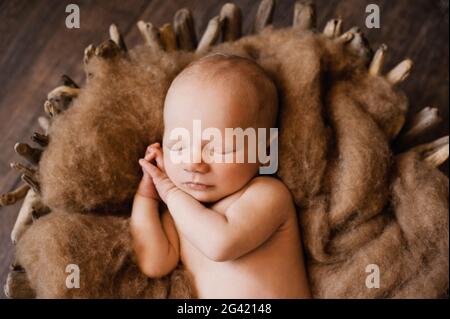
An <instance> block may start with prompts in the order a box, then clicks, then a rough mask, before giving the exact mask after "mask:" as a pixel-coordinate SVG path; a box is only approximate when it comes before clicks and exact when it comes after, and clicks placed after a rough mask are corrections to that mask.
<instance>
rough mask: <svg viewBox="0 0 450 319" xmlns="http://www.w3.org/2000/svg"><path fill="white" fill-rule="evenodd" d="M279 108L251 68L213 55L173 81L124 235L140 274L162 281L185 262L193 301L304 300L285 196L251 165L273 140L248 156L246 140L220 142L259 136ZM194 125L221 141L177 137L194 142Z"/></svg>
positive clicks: (264, 79) (298, 249)
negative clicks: (243, 134) (235, 132)
mask: <svg viewBox="0 0 450 319" xmlns="http://www.w3.org/2000/svg"><path fill="white" fill-rule="evenodd" d="M277 108H278V98H277V90H276V87H275V84H274V83H273V81H272V80H271V79H270V77H269V76H268V75H267V74H266V73H265V71H264V70H263V69H262V68H261V67H260V66H259V65H258V64H257V63H255V62H253V61H252V60H250V59H246V58H243V57H238V56H233V55H225V54H210V55H208V56H206V57H204V58H202V59H200V60H198V61H195V62H193V63H191V64H190V65H189V66H188V67H186V68H185V69H184V70H183V71H182V72H181V73H180V74H179V75H178V76H177V77H176V78H175V80H174V81H173V82H172V84H171V86H170V88H169V90H168V93H167V96H166V99H165V104H164V136H163V141H162V145H160V144H159V143H154V144H152V145H150V146H149V147H148V148H147V151H146V154H145V158H142V159H140V160H139V164H140V165H141V167H142V171H143V177H142V180H141V182H140V184H139V187H138V190H137V192H136V194H135V197H134V201H133V209H132V216H131V223H130V227H131V234H132V238H133V248H134V251H135V253H136V257H137V262H138V265H139V267H140V269H141V271H142V272H143V273H144V274H146V275H147V276H148V277H152V278H158V277H162V276H164V275H167V274H169V273H170V272H172V271H173V270H174V269H175V267H176V266H177V265H178V263H179V262H181V263H182V264H183V265H184V266H185V268H186V269H187V270H189V272H190V273H191V274H192V276H193V279H194V285H195V289H196V293H197V297H199V298H309V297H310V291H309V286H308V282H307V277H306V273H305V266H304V261H303V253H302V244H301V238H300V231H299V227H298V222H297V216H296V211H295V207H294V204H293V200H292V198H291V194H290V192H289V191H288V189H287V188H286V186H285V185H284V184H283V183H282V182H281V181H280V180H278V179H276V178H274V177H271V176H269V175H261V174H260V173H259V172H260V169H261V166H263V164H262V163H261V161H259V160H256V161H254V160H250V159H252V158H253V159H254V158H255V156H254V155H255V153H258V151H259V152H260V151H261V148H264V152H266V150H267V149H268V147H269V145H270V138H265V136H266V134H264V143H258V145H256V147H251V146H252V145H250V144H254V143H250V138H247V139H245V141H244V143H240V144H239V143H235V142H234V138H233V137H231V138H230V137H229V134H226V131H227V129H229V128H241V129H242V130H246V129H248V128H254V129H255V130H257V131H256V135H261V134H262V132H264V133H265V130H268V129H269V128H271V127H274V126H275V125H276V114H277V111H278V109H277ZM193 122H199V123H201V125H202V126H203V127H206V128H215V130H216V132H219V133H222V134H211V136H210V137H209V138H203V137H204V136H203V135H201V138H200V140H199V143H194V142H193V141H192V140H191V139H189V138H187V139H186V138H180V135H177V134H173V132H176V131H177V130H178V131H179V130H180V129H182V130H183V132H189V133H190V134H191V135H196V134H197V133H196V132H195V130H194V127H193ZM197 135H198V134H197ZM259 137H260V136H259ZM269 137H270V135H269ZM258 140H260V139H258ZM225 157H226V158H227V159H228V160H220V159H223V158H225ZM238 157H241V158H244V160H243V161H242V160H238V159H237V158H238ZM230 159H231V160H230Z"/></svg>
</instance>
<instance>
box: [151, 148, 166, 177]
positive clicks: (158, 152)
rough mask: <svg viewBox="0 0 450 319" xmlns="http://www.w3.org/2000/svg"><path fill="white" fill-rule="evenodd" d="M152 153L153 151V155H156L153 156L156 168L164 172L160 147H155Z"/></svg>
mask: <svg viewBox="0 0 450 319" xmlns="http://www.w3.org/2000/svg"><path fill="white" fill-rule="evenodd" d="M154 153H155V155H156V157H155V159H156V165H157V166H158V168H159V169H160V170H161V171H163V172H165V170H164V159H163V153H162V151H161V149H155V151H154Z"/></svg>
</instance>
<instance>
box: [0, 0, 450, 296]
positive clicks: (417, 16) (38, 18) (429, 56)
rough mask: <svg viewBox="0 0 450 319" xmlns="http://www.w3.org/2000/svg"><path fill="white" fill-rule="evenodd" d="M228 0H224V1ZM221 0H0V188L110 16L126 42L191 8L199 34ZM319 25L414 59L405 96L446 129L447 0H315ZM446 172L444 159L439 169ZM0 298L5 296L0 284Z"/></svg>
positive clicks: (9, 249) (9, 250)
mask: <svg viewBox="0 0 450 319" xmlns="http://www.w3.org/2000/svg"><path fill="white" fill-rule="evenodd" d="M228 1H230V0H228ZM228 1H226V0H207V1H206V0H153V1H144V0H127V1H126V2H125V1H123V0H120V1H118V0H113V1H89V0H77V1H72V0H71V1H66V0H64V1H57V0H47V1H45V0H40V1H38V0H0V145H1V152H0V193H5V192H8V191H10V190H12V189H14V188H15V187H16V186H17V185H18V184H19V183H20V179H19V176H18V174H16V172H14V171H13V170H11V169H10V168H9V163H10V162H12V161H19V160H20V159H19V158H18V156H17V155H15V153H14V150H13V146H14V144H15V143H16V142H18V141H23V142H30V136H31V134H32V133H33V131H34V130H36V129H37V127H38V126H37V121H36V120H37V118H38V116H40V115H43V114H44V113H43V103H44V101H45V97H46V94H47V93H48V92H49V91H50V90H51V89H53V88H54V87H55V86H57V85H59V81H60V76H61V75H62V74H68V75H70V76H71V77H72V78H73V79H74V80H75V81H76V82H78V83H83V82H84V74H83V70H82V57H83V50H84V48H85V47H86V46H87V45H88V44H90V43H94V44H97V43H100V42H101V41H103V40H104V39H106V38H107V37H108V26H109V25H110V24H111V23H116V24H117V25H118V26H119V28H120V29H121V30H122V32H123V34H124V36H125V40H126V42H127V44H128V46H129V47H132V46H133V45H135V44H137V43H139V42H140V36H139V34H138V31H137V28H136V26H135V23H136V22H137V21H138V20H140V19H142V20H145V21H150V22H152V23H153V24H155V25H157V26H161V25H162V24H163V23H166V22H169V21H171V20H172V17H173V14H174V13H175V11H176V10H177V9H180V8H182V7H188V8H190V9H191V10H192V11H193V12H194V18H195V20H196V29H197V32H198V33H200V32H201V31H203V30H204V28H205V27H206V24H207V22H208V20H209V18H211V17H213V16H215V15H217V14H218V13H219V10H220V7H221V6H222V5H223V4H224V3H226V2H228ZM234 2H235V3H236V4H238V5H239V6H240V7H241V9H242V11H243V13H244V16H245V17H246V19H244V26H243V31H244V33H245V34H246V33H248V32H249V31H250V29H251V23H252V21H253V17H254V15H255V12H256V8H257V4H258V3H259V1H250V0H235V1H234ZM69 3H76V4H78V5H79V7H80V11H81V14H80V16H81V28H80V29H71V30H69V29H67V28H66V27H65V18H66V15H67V13H65V8H66V5H67V4H69ZM277 3H278V4H277V8H276V11H275V17H274V24H275V25H276V26H287V25H289V24H290V23H291V20H292V12H293V6H294V1H293V0H292V1H290V0H278V1H277ZM369 3H376V4H378V5H379V6H380V8H381V28H380V29H371V30H368V29H366V28H365V27H364V21H365V7H366V5H367V4H369ZM316 5H317V11H318V14H317V19H318V26H319V27H320V28H322V27H323V26H324V24H325V22H326V21H327V20H328V19H330V18H334V17H340V18H343V19H344V28H345V29H347V28H350V27H351V26H353V25H358V26H360V27H361V28H362V29H363V31H364V32H365V33H366V34H367V36H368V38H369V40H370V42H371V44H372V45H373V47H374V48H377V47H378V46H379V45H380V44H382V43H386V44H388V46H389V56H388V58H387V68H390V67H392V66H394V65H395V64H396V63H397V62H399V61H400V60H402V59H403V58H405V57H410V58H412V59H413V60H414V61H415V68H414V71H413V73H412V76H411V77H410V79H409V80H408V81H407V82H406V83H405V84H403V85H402V86H403V88H404V89H405V91H406V93H407V94H408V96H409V97H410V101H411V110H412V112H416V111H417V110H419V109H421V108H423V107H425V106H436V107H439V109H440V110H441V114H442V116H443V117H444V119H445V122H446V123H447V124H445V125H444V127H443V128H442V129H440V130H439V131H437V132H434V133H433V135H432V136H429V138H432V137H440V136H441V135H444V134H448V109H449V107H448V102H449V101H448V86H449V78H448V64H449V52H448V50H449V44H448V39H449V31H448V27H449V25H448V24H449V21H448V20H449V19H448V0H439V1H437V0H436V1H430V0H415V1H404V0H396V1H394V0H341V1H329V0H317V1H316ZM443 170H444V171H446V172H448V163H447V164H446V166H444V168H443ZM20 205H21V203H17V204H16V205H14V206H10V207H2V208H0V287H3V284H4V282H5V278H6V275H7V272H8V267H9V264H10V263H11V260H12V257H13V251H14V249H13V246H12V244H11V241H10V232H11V229H12V227H13V224H14V221H15V218H16V216H17V212H18V210H19V207H20ZM0 297H2V298H4V294H3V289H0Z"/></svg>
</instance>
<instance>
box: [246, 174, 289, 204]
mask: <svg viewBox="0 0 450 319" xmlns="http://www.w3.org/2000/svg"><path fill="white" fill-rule="evenodd" d="M244 194H247V195H250V196H251V197H256V198H259V199H260V200H263V201H276V202H284V203H287V202H289V203H292V202H293V200H292V195H291V192H290V191H289V189H288V188H287V186H286V185H285V184H284V183H283V182H282V181H281V180H279V179H277V178H275V177H271V176H257V177H255V178H253V179H252V180H251V181H250V182H249V184H248V187H247V188H246V190H245V192H244Z"/></svg>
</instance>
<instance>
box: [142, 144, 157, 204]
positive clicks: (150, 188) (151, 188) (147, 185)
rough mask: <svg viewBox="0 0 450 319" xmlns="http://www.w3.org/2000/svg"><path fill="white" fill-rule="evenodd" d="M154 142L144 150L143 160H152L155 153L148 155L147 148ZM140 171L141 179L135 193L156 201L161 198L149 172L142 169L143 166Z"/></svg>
mask: <svg viewBox="0 0 450 319" xmlns="http://www.w3.org/2000/svg"><path fill="white" fill-rule="evenodd" d="M156 144H157V143H154V144H152V145H150V146H149V147H148V148H147V150H146V152H145V157H144V160H145V161H152V160H154V158H155V154H153V155H152V156H150V153H149V150H150V147H152V146H155V145H156ZM139 164H140V163H139ZM141 167H142V165H141ZM142 173H143V175H142V179H141V182H140V183H139V186H138V189H137V191H136V193H137V194H139V195H141V196H144V197H148V198H153V199H155V200H157V201H160V200H161V199H160V198H159V195H158V192H157V191H156V188H155V185H154V183H153V179H152V177H151V175H150V174H149V173H147V171H146V170H145V169H144V167H142Z"/></svg>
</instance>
